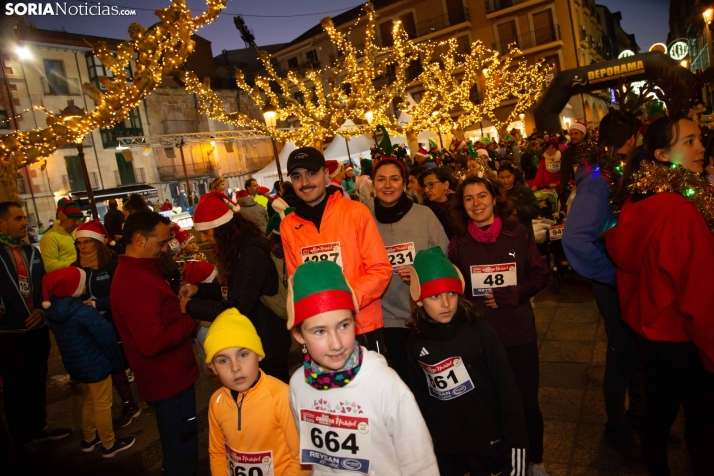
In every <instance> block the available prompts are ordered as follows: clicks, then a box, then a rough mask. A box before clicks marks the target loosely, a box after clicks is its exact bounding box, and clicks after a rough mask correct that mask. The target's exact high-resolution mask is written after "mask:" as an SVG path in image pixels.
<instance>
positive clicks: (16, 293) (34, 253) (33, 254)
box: [0, 244, 45, 332]
mask: <svg viewBox="0 0 714 476" xmlns="http://www.w3.org/2000/svg"><path fill="white" fill-rule="evenodd" d="M20 253H21V254H22V255H23V256H24V257H25V266H26V267H27V268H28V269H27V271H28V273H29V275H30V276H29V278H30V292H31V295H32V309H28V308H27V305H26V304H25V299H24V298H23V297H22V295H21V294H20V289H19V288H18V278H17V268H16V266H15V258H14V257H13V255H12V252H9V253H8V251H7V248H6V247H5V245H3V244H0V299H1V301H0V303H2V306H3V307H4V309H5V311H4V314H3V315H2V316H1V317H0V332H7V331H17V330H20V329H24V330H27V328H26V327H25V319H27V318H28V316H29V315H30V312H31V311H32V310H34V309H39V310H40V311H43V312H44V309H43V308H42V277H43V276H44V275H45V266H44V265H43V264H42V256H40V250H39V249H37V248H35V247H34V246H31V245H22V246H21V247H20Z"/></svg>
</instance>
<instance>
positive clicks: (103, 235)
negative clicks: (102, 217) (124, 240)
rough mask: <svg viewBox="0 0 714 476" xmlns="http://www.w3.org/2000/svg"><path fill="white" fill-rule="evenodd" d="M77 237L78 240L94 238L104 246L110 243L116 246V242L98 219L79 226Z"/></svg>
mask: <svg viewBox="0 0 714 476" xmlns="http://www.w3.org/2000/svg"><path fill="white" fill-rule="evenodd" d="M76 236H77V238H94V239H95V240H97V241H99V242H100V243H102V244H103V243H107V242H108V243H109V245H111V246H114V245H116V242H115V241H114V240H112V237H111V236H109V232H108V231H107V229H106V228H104V225H102V222H100V221H99V220H97V219H96V218H94V219H93V220H90V221H88V222H87V223H82V224H81V225H79V227H78V228H77V235H76Z"/></svg>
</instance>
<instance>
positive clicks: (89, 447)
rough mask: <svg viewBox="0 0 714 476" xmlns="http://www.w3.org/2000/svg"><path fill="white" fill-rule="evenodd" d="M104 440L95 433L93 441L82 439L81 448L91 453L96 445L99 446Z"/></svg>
mask: <svg viewBox="0 0 714 476" xmlns="http://www.w3.org/2000/svg"><path fill="white" fill-rule="evenodd" d="M101 442H102V440H100V439H99V435H97V434H95V435H94V439H93V440H92V441H84V440H82V441H80V442H79V445H80V447H81V448H80V449H81V450H82V453H91V452H92V451H94V447H95V446H97V445H98V444H99V443H101Z"/></svg>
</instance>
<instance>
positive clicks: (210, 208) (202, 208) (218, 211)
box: [193, 190, 240, 231]
mask: <svg viewBox="0 0 714 476" xmlns="http://www.w3.org/2000/svg"><path fill="white" fill-rule="evenodd" d="M239 210H240V207H239V206H238V205H236V204H234V203H233V202H232V201H231V200H230V199H229V198H228V197H226V196H225V195H224V194H223V192H219V191H217V190H216V191H213V192H208V193H204V194H203V195H202V196H201V200H200V201H199V202H198V205H196V209H195V210H194V211H193V227H194V228H195V229H196V231H206V230H210V229H212V228H217V227H219V226H221V225H225V224H226V223H228V222H229V221H231V220H232V219H233V214H234V213H238V211H239Z"/></svg>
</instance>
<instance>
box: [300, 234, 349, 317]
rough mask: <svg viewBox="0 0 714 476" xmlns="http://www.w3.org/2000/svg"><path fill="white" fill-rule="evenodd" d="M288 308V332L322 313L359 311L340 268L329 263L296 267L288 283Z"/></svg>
mask: <svg viewBox="0 0 714 476" xmlns="http://www.w3.org/2000/svg"><path fill="white" fill-rule="evenodd" d="M318 246H319V245H318ZM287 308H288V309H287V311H288V329H292V328H293V327H296V326H298V325H300V324H301V323H302V322H303V321H304V320H305V319H309V318H310V317H312V316H315V315H317V314H322V313H323V312H329V311H336V310H338V309H347V310H350V311H352V312H354V313H355V314H356V313H357V312H358V311H359V306H358V305H357V300H356V299H355V297H354V294H353V293H352V288H351V287H350V285H349V284H348V283H347V280H346V279H345V275H344V274H342V268H340V267H339V265H337V264H336V263H333V262H332V261H308V262H307V263H303V264H301V265H300V266H298V267H297V269H296V270H295V274H294V275H293V276H292V277H291V278H290V280H289V281H288V306H287Z"/></svg>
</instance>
